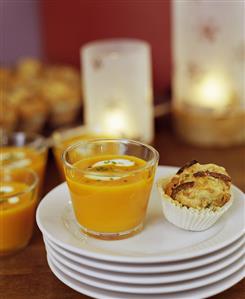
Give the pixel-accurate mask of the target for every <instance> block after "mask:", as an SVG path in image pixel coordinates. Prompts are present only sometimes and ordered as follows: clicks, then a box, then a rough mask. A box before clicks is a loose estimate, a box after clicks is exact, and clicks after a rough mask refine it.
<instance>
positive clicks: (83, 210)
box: [66, 155, 155, 233]
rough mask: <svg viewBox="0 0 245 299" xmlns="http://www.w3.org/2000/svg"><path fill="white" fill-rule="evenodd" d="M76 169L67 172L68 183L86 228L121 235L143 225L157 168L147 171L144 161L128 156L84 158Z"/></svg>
mask: <svg viewBox="0 0 245 299" xmlns="http://www.w3.org/2000/svg"><path fill="white" fill-rule="evenodd" d="M125 161H126V164H125ZM98 162H100V163H98ZM73 166H74V167H76V170H74V168H72V169H69V168H66V179H67V183H68V186H69V189H70V193H71V197H72V202H73V207H74V212H75V215H76V218H77V221H78V222H79V224H80V225H81V226H82V227H83V228H86V229H88V230H90V231H94V232H101V233H102V232H104V233H117V232H126V231H128V230H131V229H134V228H135V227H137V226H139V225H140V224H142V222H143V220H144V217H145V213H146V209H147V204H148V200H149V195H150V191H151V187H152V182H153V177H154V172H155V169H154V167H152V166H151V167H149V166H148V167H144V166H146V162H145V161H144V160H141V159H139V158H136V157H134V156H126V155H120V156H119V155H103V156H101V155H100V156H94V157H91V158H84V159H82V160H80V161H78V162H75V164H74V165H73Z"/></svg>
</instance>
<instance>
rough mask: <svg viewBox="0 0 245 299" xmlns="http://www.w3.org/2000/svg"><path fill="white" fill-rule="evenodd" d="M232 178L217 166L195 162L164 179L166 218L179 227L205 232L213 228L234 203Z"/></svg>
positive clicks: (160, 186) (162, 193)
mask: <svg viewBox="0 0 245 299" xmlns="http://www.w3.org/2000/svg"><path fill="white" fill-rule="evenodd" d="M230 188H231V177H230V176H229V174H228V173H227V171H226V170H225V168H223V167H221V166H218V165H215V164H204V165H201V164H200V163H198V162H197V161H195V160H194V161H191V162H189V163H187V164H186V165H185V166H183V167H182V168H180V169H179V170H178V172H177V173H176V174H175V175H174V176H173V177H171V178H165V179H160V180H159V181H158V189H159V192H160V194H161V197H162V205H163V212H164V214H165V217H166V218H167V219H168V220H169V221H170V222H171V223H173V224H175V225H176V226H178V227H181V228H184V229H187V230H193V231H201V230H205V229H207V228H209V227H211V226H212V225H213V224H214V223H215V222H216V221H217V220H218V219H219V218H220V216H221V215H222V214H223V213H224V212H226V211H227V210H228V208H229V207H230V206H231V204H232V198H231V192H230Z"/></svg>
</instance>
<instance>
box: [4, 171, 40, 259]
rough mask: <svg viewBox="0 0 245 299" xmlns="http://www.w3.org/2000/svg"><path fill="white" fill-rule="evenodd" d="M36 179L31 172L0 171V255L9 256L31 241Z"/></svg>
mask: <svg viewBox="0 0 245 299" xmlns="http://www.w3.org/2000/svg"><path fill="white" fill-rule="evenodd" d="M37 186H38V176H37V174H36V173H35V172H34V171H32V170H31V169H27V168H23V169H10V168H5V167H1V168H0V255H8V254H12V253H14V252H16V251H19V250H20V249H22V248H24V247H25V246H27V244H28V242H29V241H30V239H31V236H32V232H33V226H34V219H35V209H36V205H37Z"/></svg>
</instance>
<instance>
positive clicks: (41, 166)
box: [0, 132, 47, 194]
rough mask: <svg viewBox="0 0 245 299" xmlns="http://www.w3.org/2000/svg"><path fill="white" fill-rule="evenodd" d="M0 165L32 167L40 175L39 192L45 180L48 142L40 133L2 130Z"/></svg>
mask: <svg viewBox="0 0 245 299" xmlns="http://www.w3.org/2000/svg"><path fill="white" fill-rule="evenodd" d="M0 137H1V138H0V166H3V167H4V168H11V169H15V168H25V167H27V168H30V169H32V170H33V171H35V172H36V173H37V175H38V177H39V183H38V189H39V194H40V192H41V188H42V185H43V180H44V172H45V166H46V161H47V144H46V141H45V138H44V137H42V136H41V135H39V134H35V133H26V132H12V133H6V132H0Z"/></svg>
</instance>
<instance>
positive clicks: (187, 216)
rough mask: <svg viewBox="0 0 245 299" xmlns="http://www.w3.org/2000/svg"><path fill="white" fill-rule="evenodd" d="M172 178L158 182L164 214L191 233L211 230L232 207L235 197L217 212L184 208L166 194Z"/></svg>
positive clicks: (170, 220)
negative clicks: (167, 185) (166, 187)
mask: <svg viewBox="0 0 245 299" xmlns="http://www.w3.org/2000/svg"><path fill="white" fill-rule="evenodd" d="M169 180H170V178H169V177H168V178H163V179H159V180H158V181H157V187H158V190H159V192H160V195H161V203H162V208H163V213H164V216H165V217H166V219H167V220H168V221H169V222H171V223H172V224H174V225H176V226H178V227H180V228H182V229H185V230H190V231H203V230H206V229H208V228H210V227H211V226H212V225H214V224H215V222H216V221H217V220H218V219H219V218H220V217H221V216H222V215H223V214H224V213H225V212H226V211H227V210H228V209H229V208H230V207H231V205H232V202H233V197H232V196H231V199H230V200H229V201H228V202H227V203H226V204H225V205H224V206H223V207H221V208H219V209H217V210H216V211H212V210H210V209H208V208H206V209H200V210H198V209H194V208H187V207H185V206H183V205H182V204H181V203H179V202H178V201H176V200H173V199H172V198H171V197H170V196H168V195H167V194H166V193H165V192H164V189H165V186H166V184H167V183H168V182H169Z"/></svg>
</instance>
